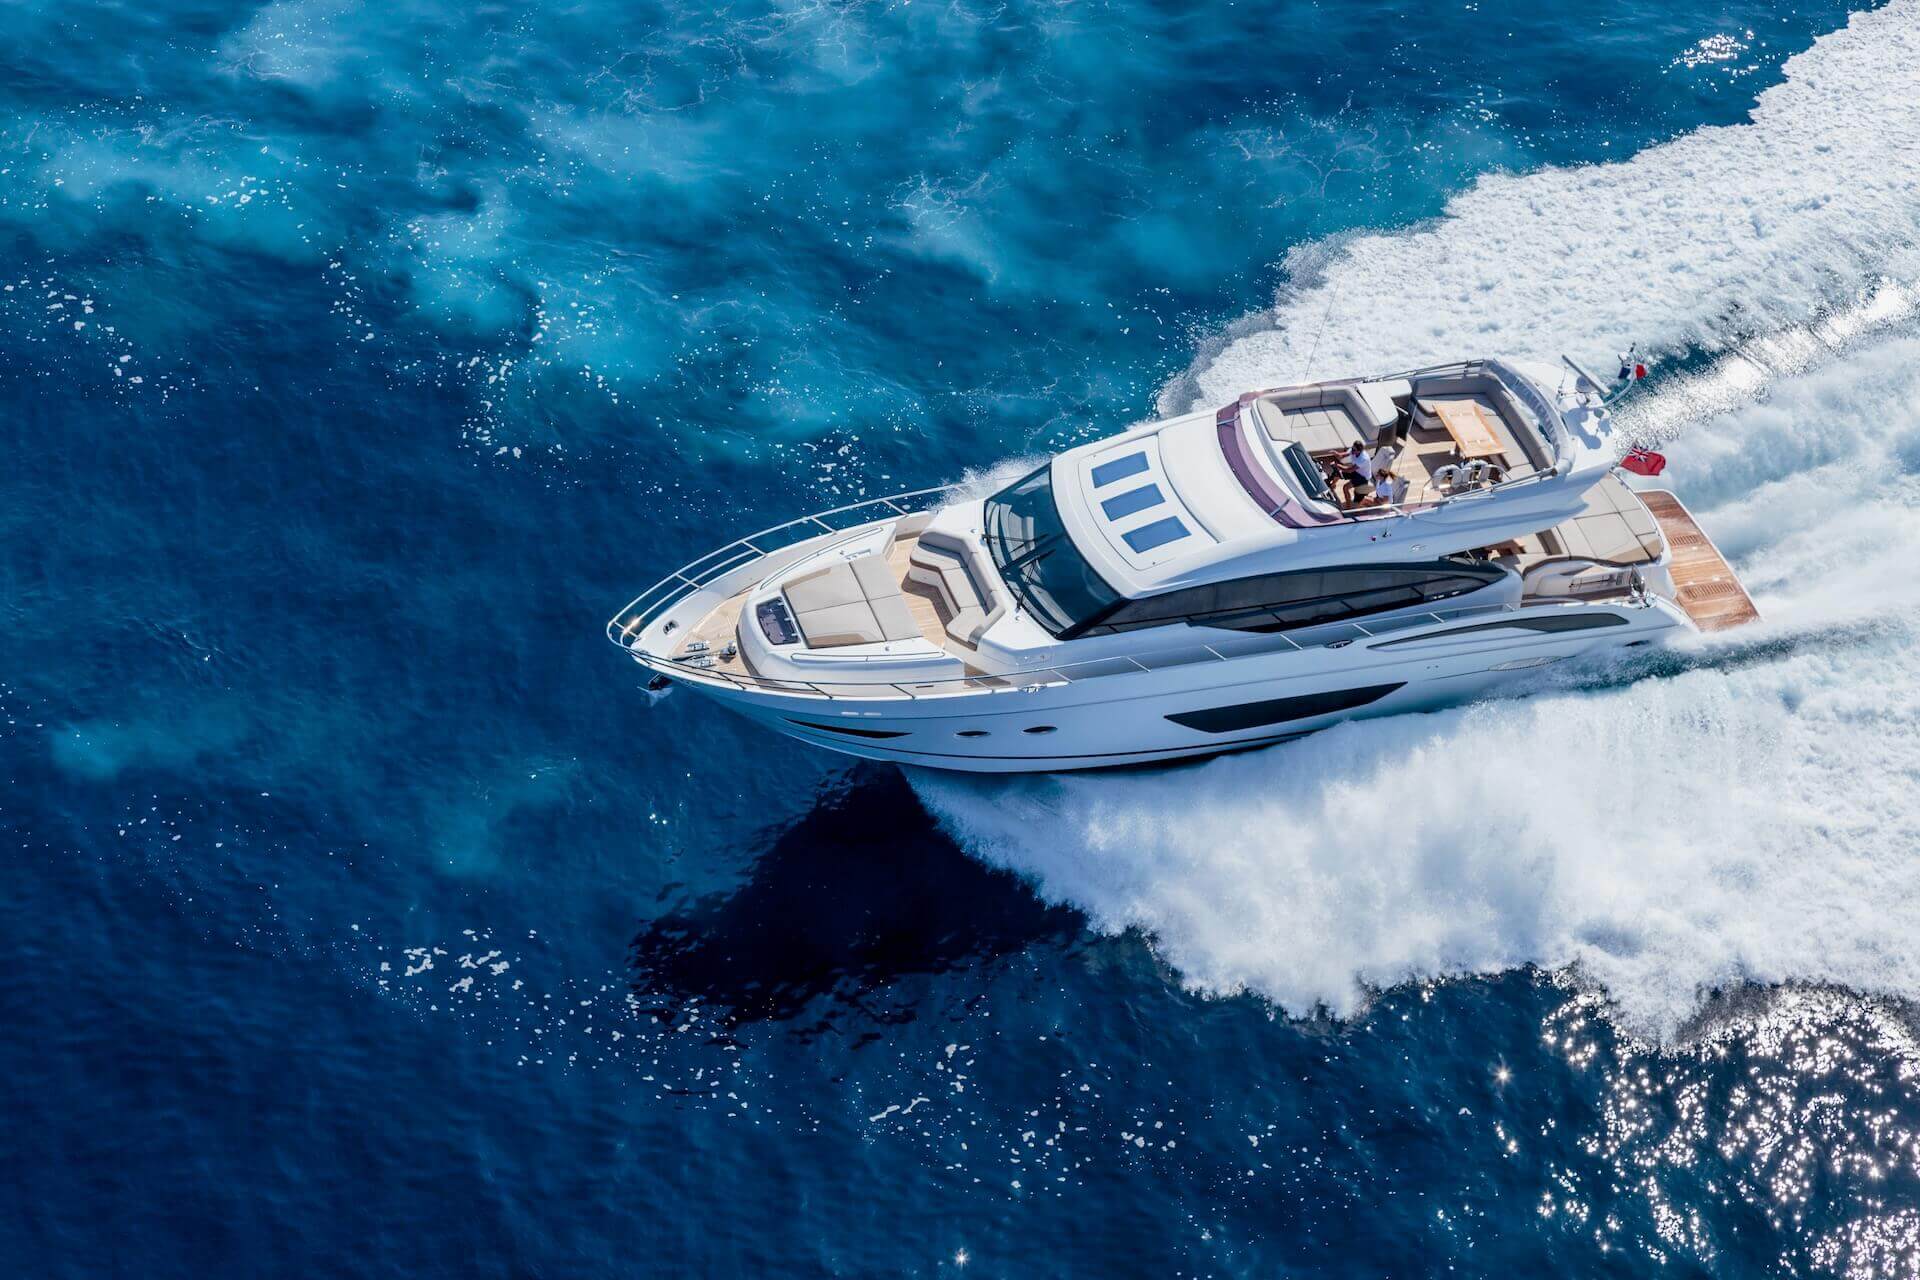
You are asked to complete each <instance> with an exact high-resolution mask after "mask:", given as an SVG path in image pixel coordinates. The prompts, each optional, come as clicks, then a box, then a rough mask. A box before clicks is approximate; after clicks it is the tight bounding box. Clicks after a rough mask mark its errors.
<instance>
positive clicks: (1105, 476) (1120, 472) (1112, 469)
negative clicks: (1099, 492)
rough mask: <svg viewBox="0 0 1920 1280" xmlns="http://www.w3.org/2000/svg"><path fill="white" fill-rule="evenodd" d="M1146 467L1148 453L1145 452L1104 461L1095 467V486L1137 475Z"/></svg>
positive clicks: (1098, 486)
mask: <svg viewBox="0 0 1920 1280" xmlns="http://www.w3.org/2000/svg"><path fill="white" fill-rule="evenodd" d="M1146 469H1147V455H1146V454H1144V453H1130V454H1128V455H1127V456H1126V457H1124V458H1115V459H1114V460H1113V461H1112V462H1103V463H1101V464H1100V465H1099V466H1097V467H1095V468H1094V469H1093V487H1094V488H1096V489H1098V488H1101V487H1103V486H1105V485H1110V484H1112V483H1113V482H1114V481H1115V480H1125V479H1126V478H1127V477H1128V476H1137V475H1139V474H1140V473H1141V472H1142V471H1145V470H1146Z"/></svg>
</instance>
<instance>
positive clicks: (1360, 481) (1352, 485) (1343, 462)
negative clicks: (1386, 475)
mask: <svg viewBox="0 0 1920 1280" xmlns="http://www.w3.org/2000/svg"><path fill="white" fill-rule="evenodd" d="M1340 478H1341V479H1342V480H1343V481H1345V482H1346V486H1347V501H1348V502H1349V503H1354V502H1358V501H1360V500H1361V499H1362V498H1364V497H1366V494H1367V486H1368V484H1370V483H1371V482H1372V480H1373V459H1372V458H1369V457H1368V456H1367V446H1365V445H1364V444H1361V443H1360V442H1359V441H1358V440H1355V441H1354V442H1353V444H1351V445H1350V446H1348V448H1347V456H1346V457H1344V458H1342V459H1340Z"/></svg>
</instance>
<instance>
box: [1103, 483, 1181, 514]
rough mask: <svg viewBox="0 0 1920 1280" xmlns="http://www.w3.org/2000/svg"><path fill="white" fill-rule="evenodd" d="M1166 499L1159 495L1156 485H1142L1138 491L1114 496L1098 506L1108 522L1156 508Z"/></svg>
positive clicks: (1128, 491)
mask: <svg viewBox="0 0 1920 1280" xmlns="http://www.w3.org/2000/svg"><path fill="white" fill-rule="evenodd" d="M1165 501H1166V498H1165V497H1163V496H1162V495H1161V493H1160V486H1159V485H1157V484H1143V485H1141V486H1140V487H1139V488H1138V489H1129V490H1127V491H1126V492H1125V493H1120V494H1115V495H1114V496H1113V497H1111V498H1108V499H1107V500H1106V501H1104V502H1102V503H1101V504H1100V509H1101V510H1102V511H1104V512H1106V513H1107V519H1109V520H1124V519H1126V518H1127V517H1128V516H1130V515H1132V514H1134V513H1135V512H1136V511H1145V510H1146V509H1147V508H1148V507H1157V506H1159V505H1160V504H1161V503H1163V502H1165Z"/></svg>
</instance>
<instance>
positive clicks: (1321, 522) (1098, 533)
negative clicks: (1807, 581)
mask: <svg viewBox="0 0 1920 1280" xmlns="http://www.w3.org/2000/svg"><path fill="white" fill-rule="evenodd" d="M1578 409H1579V412H1580V415H1581V425H1582V427H1583V428H1585V429H1586V430H1587V432H1589V433H1592V434H1594V435H1595V438H1596V441H1598V440H1599V439H1602V438H1604V435H1605V427H1606V423H1605V410H1604V407H1602V406H1596V405H1592V404H1585V403H1582V404H1580V405H1579V406H1578ZM1573 445H1574V441H1572V440H1571V439H1570V434H1569V431H1568V428H1567V424H1566V422H1565V421H1564V419H1563V417H1562V414H1561V411H1560V409H1559V408H1558V407H1557V406H1556V405H1555V404H1554V403H1553V400H1552V398H1551V397H1550V396H1549V394H1548V393H1547V392H1546V391H1544V390H1543V389H1542V388H1541V386H1540V385H1539V384H1538V382H1537V381H1536V379H1535V377H1533V376H1529V374H1527V373H1523V372H1522V371H1521V370H1520V369H1518V368H1516V367H1514V366H1512V365H1509V364H1507V363H1504V362H1501V361H1492V360H1483V361H1465V362H1458V363H1454V364H1449V365H1441V366H1435V367H1433V368H1429V369H1420V370H1412V371H1409V372H1407V373H1403V374H1396V375H1392V376H1389V377H1383V378H1372V379H1346V380H1340V381H1334V382H1328V383H1314V384H1306V385H1302V386H1295V387H1285V388H1280V389H1277V390H1273V391H1264V392H1255V393H1250V394H1248V395H1245V396H1242V397H1240V399H1239V400H1237V401H1235V402H1234V403H1232V404H1229V405H1226V406H1224V407H1222V408H1220V409H1219V410H1217V411H1203V412H1199V413H1193V414H1188V415H1184V416H1182V417H1179V418H1173V419H1169V420H1167V421H1164V422H1158V423H1151V424H1146V425H1143V426H1141V427H1136V428H1134V429H1133V430H1131V431H1128V432H1126V433H1124V434H1122V435H1120V436H1118V437H1115V438H1111V439H1108V440H1104V441H1099V442H1096V443H1094V444H1090V445H1086V446H1082V447H1081V448H1079V449H1074V450H1070V451H1069V452H1067V453H1065V454H1062V455H1060V456H1059V457H1058V458H1056V459H1055V461H1054V464H1053V467H1054V486H1053V487H1054V494H1055V497H1056V500H1057V501H1058V503H1059V506H1060V514H1061V519H1062V522H1063V524H1064V525H1065V527H1066V529H1067V530H1068V532H1069V533H1070V534H1071V535H1072V537H1073V540H1074V543H1075V545H1076V546H1077V547H1078V548H1079V549H1080V551H1081V554H1082V555H1084V556H1085V557H1086V558H1087V560H1088V561H1089V563H1090V564H1091V565H1092V566H1093V567H1094V569H1095V570H1096V571H1098V572H1099V573H1100V574H1101V576H1102V577H1103V578H1105V580H1106V581H1108V582H1109V583H1111V584H1112V585H1113V586H1114V587H1115V589H1117V590H1118V591H1119V592H1120V593H1121V594H1123V595H1128V596H1137V595H1145V594H1151V593H1153V592H1155V591H1158V590H1163V589H1166V588H1168V587H1171V586H1177V585H1186V584H1191V583H1194V582H1201V581H1207V580H1210V579H1212V578H1214V577H1217V576H1222V575H1226V576H1231V575H1234V574H1238V573H1243V572H1251V571H1255V570H1260V571H1266V570H1271V569H1276V568H1284V567H1295V568H1297V567H1309V566H1311V565H1313V564H1317V563H1326V564H1334V563H1351V562H1355V561H1366V562H1375V561H1387V560H1393V559H1397V558H1404V557H1405V556H1406V555H1407V554H1420V553H1421V551H1420V549H1422V548H1423V549H1424V551H1425V552H1426V553H1437V554H1450V553H1451V552H1453V551H1458V550H1470V549H1472V548H1473V547H1475V546H1482V545H1486V544H1487V543H1489V542H1496V541H1499V535H1500V533H1501V530H1502V528H1503V527H1505V526H1507V525H1513V526H1515V527H1516V528H1519V527H1523V526H1528V527H1537V523H1536V522H1538V521H1541V520H1549V521H1550V520H1552V519H1555V518H1565V516H1566V515H1567V514H1569V513H1571V512H1572V511H1574V510H1577V509H1578V506H1579V503H1580V494H1581V493H1582V492H1583V491H1584V490H1585V489H1586V488H1587V487H1589V486H1590V485H1591V484H1592V483H1594V482H1595V481H1596V480H1597V479H1598V478H1599V477H1600V476H1601V475H1603V474H1605V472H1606V471H1607V469H1609V468H1610V466H1611V465H1612V459H1611V457H1610V455H1607V454H1605V453H1604V451H1600V450H1595V449H1581V448H1577V447H1572V446H1573ZM1356 456H1359V457H1361V458H1363V459H1364V461H1363V462H1362V463H1361V464H1359V465H1358V466H1356V464H1355V458H1356ZM1576 462H1577V463H1579V464H1581V465H1580V466H1579V467H1578V471H1577V473H1576V465H1575V464H1576ZM1375 470H1379V471H1381V472H1382V473H1384V474H1383V475H1381V476H1380V477H1378V482H1377V483H1376V478H1375V477H1374V476H1373V475H1372V474H1371V473H1372V472H1373V471H1375ZM1468 500H1471V501H1468Z"/></svg>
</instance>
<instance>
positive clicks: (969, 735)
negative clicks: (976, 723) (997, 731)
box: [953, 729, 987, 738]
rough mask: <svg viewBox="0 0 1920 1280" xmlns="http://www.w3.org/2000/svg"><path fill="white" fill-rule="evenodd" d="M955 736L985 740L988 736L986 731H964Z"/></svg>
mask: <svg viewBox="0 0 1920 1280" xmlns="http://www.w3.org/2000/svg"><path fill="white" fill-rule="evenodd" d="M953 736H954V737H956V738H984V737H986V736H987V731H986V730H985V729H962V730H960V731H959V732H958V733H956V734H954V735H953Z"/></svg>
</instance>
